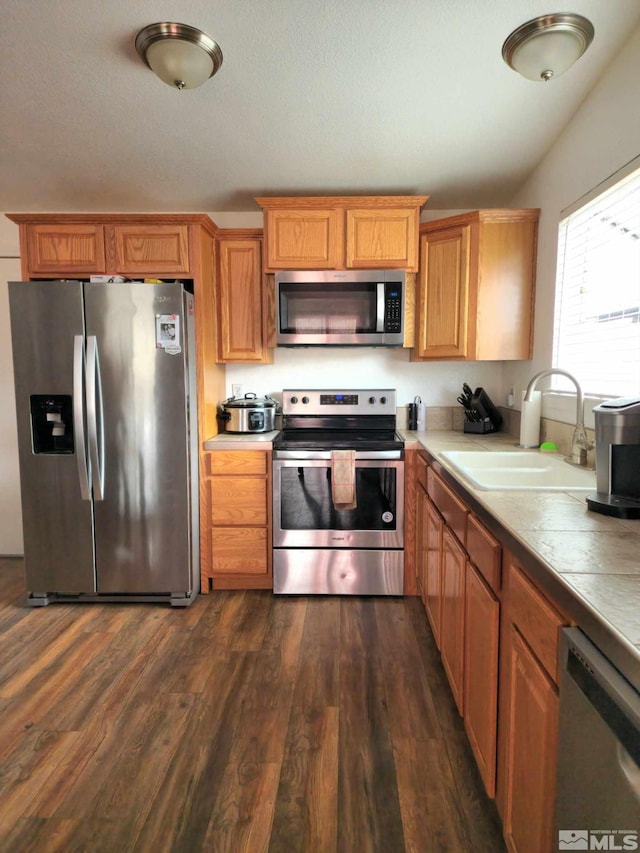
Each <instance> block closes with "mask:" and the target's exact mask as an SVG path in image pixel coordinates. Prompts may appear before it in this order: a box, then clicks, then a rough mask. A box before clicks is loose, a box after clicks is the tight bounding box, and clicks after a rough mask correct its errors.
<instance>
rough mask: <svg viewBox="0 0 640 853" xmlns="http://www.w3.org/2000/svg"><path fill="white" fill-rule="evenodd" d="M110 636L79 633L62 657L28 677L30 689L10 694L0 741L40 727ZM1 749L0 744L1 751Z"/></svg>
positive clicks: (72, 687) (1, 725) (2, 718)
mask: <svg viewBox="0 0 640 853" xmlns="http://www.w3.org/2000/svg"><path fill="white" fill-rule="evenodd" d="M109 639H110V637H109V634H97V633H96V634H86V633H85V634H80V635H79V636H78V637H76V639H75V641H74V642H73V644H72V645H71V646H69V647H68V648H67V649H66V650H65V654H64V655H63V656H62V657H60V658H59V659H58V660H55V661H52V662H50V663H49V664H48V666H47V667H46V668H45V670H43V672H42V673H41V675H40V676H38V677H37V678H34V679H30V681H29V688H28V689H25V691H24V693H19V694H16V695H13V696H12V697H11V699H12V701H11V702H10V703H9V704H8V705H7V707H6V708H5V709H4V712H3V714H2V717H0V741H2V740H5V739H7V738H11V736H15V735H17V734H18V733H19V732H20V731H24V730H25V729H30V728H31V727H32V726H35V727H36V728H41V727H42V726H41V721H42V720H43V718H44V717H45V716H46V714H47V713H48V711H49V709H50V708H51V707H52V706H53V705H54V704H55V703H56V702H59V701H61V700H63V699H64V697H65V696H67V695H68V694H69V693H70V692H72V691H73V690H74V689H75V685H76V684H77V682H78V680H79V679H80V677H81V675H82V672H83V670H84V669H85V668H86V667H90V666H91V662H92V660H93V659H94V658H95V657H96V656H97V655H98V654H99V653H100V652H101V651H102V650H103V649H104V648H105V646H106V645H107V643H108V642H109ZM1 749H2V747H1V746H0V754H1Z"/></svg>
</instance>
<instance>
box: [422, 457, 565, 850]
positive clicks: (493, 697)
mask: <svg viewBox="0 0 640 853" xmlns="http://www.w3.org/2000/svg"><path fill="white" fill-rule="evenodd" d="M419 458H420V459H421V461H422V463H423V467H425V465H424V463H425V462H426V470H424V471H422V470H421V469H420V468H419V477H418V483H417V490H418V497H417V506H418V510H417V531H416V545H417V552H416V561H417V563H416V565H417V574H418V579H419V584H420V587H421V596H422V600H423V602H424V605H425V610H426V612H427V616H428V618H429V623H430V625H431V627H432V630H433V633H434V637H435V638H436V641H437V642H438V643H439V648H440V653H441V656H442V663H443V666H444V669H445V672H446V674H447V677H448V679H449V683H450V686H451V691H452V694H453V697H454V700H455V702H456V705H457V707H458V710H459V711H460V713H461V714H462V717H463V720H464V725H465V729H466V732H467V735H468V738H469V743H470V745H471V748H472V750H473V753H474V756H475V758H476V762H477V765H478V769H479V772H480V775H481V777H482V779H483V781H484V784H485V788H486V790H487V793H488V794H489V796H490V797H495V799H496V805H497V807H498V812H499V814H500V816H501V818H502V823H503V833H504V838H505V842H506V845H507V848H508V850H509V851H510V853H552V851H553V850H555V849H556V847H555V845H554V839H553V828H554V807H555V775H556V773H555V768H556V762H557V754H556V750H557V728H558V688H557V667H558V664H557V661H558V642H559V633H560V629H561V628H562V627H563V626H564V625H566V624H568V621H569V620H568V619H566V618H565V616H564V615H563V614H562V612H561V611H560V610H559V609H558V608H557V606H556V605H555V604H554V603H553V602H552V601H550V600H549V598H548V596H547V595H546V594H545V593H543V592H542V591H541V590H540V589H539V587H538V586H537V585H536V584H535V583H534V581H533V580H532V579H531V577H530V575H529V574H528V573H527V571H526V570H525V569H524V567H523V566H522V565H520V563H519V562H518V560H517V559H516V558H515V556H514V555H513V554H512V553H511V552H510V551H509V550H507V549H506V548H504V547H503V545H502V544H501V542H500V541H498V539H496V538H495V537H494V536H493V535H492V534H491V533H490V532H489V530H488V529H487V527H485V525H484V524H483V523H482V522H481V521H480V520H479V519H478V518H477V517H476V515H475V514H474V512H472V511H471V509H470V508H469V507H468V506H467V505H466V503H465V502H464V501H463V500H462V498H461V497H460V494H459V493H458V492H456V491H455V490H454V489H453V487H452V486H451V484H450V483H448V482H445V481H444V479H443V478H442V477H441V476H440V474H439V473H438V470H437V465H434V464H432V461H431V459H427V456H426V454H423V453H422V451H419ZM425 481H426V483H427V489H425V486H424V482H425ZM427 490H428V494H427Z"/></svg>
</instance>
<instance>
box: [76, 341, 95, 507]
mask: <svg viewBox="0 0 640 853" xmlns="http://www.w3.org/2000/svg"><path fill="white" fill-rule="evenodd" d="M84 381H85V361H84V337H83V335H74V336H73V432H74V434H75V443H76V462H77V464H78V480H79V482H80V496H81V498H82V500H84V501H88V500H91V492H90V490H89V463H88V460H87V444H86V436H85V431H84Z"/></svg>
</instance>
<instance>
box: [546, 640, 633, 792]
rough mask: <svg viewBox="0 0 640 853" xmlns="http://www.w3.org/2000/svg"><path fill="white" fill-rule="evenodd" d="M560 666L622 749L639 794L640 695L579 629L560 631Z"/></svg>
mask: <svg viewBox="0 0 640 853" xmlns="http://www.w3.org/2000/svg"><path fill="white" fill-rule="evenodd" d="M561 665H562V666H563V667H564V669H565V670H566V672H567V675H568V676H569V677H570V678H571V679H572V681H573V682H574V683H575V685H576V687H577V688H578V689H579V690H580V691H581V692H582V694H583V695H584V696H585V698H586V699H587V701H588V702H589V704H590V705H591V706H592V707H593V709H594V710H595V711H596V712H597V713H598V715H599V716H600V718H601V719H602V720H603V722H604V723H605V724H606V725H607V726H608V728H609V729H610V730H611V731H612V732H613V734H614V735H615V737H616V739H617V740H618V742H619V744H620V745H621V746H622V748H623V749H622V750H620V751H619V762H620V764H621V766H622V767H623V770H624V772H625V775H626V776H627V778H629V780H630V781H631V783H632V784H633V785H634V787H636V789H637V790H639V791H640V736H639V732H640V694H639V693H638V692H637V691H636V690H635V688H634V687H633V686H632V685H631V684H629V682H628V681H627V680H626V678H624V676H623V675H622V674H621V673H620V672H618V670H617V669H616V668H615V667H614V666H613V664H611V662H610V661H609V660H608V658H606V657H605V656H604V655H603V654H602V652H601V651H600V650H599V649H598V648H597V647H596V646H595V645H594V644H593V643H592V642H591V640H590V639H589V638H588V637H587V636H586V635H585V634H584V633H583V632H582V631H581V630H580V629H579V628H564V629H563V631H562V644H561ZM625 753H626V755H625ZM630 762H633V763H634V764H635V765H636V767H635V772H634V768H633V765H632V764H631V763H630ZM630 774H631V776H632V777H634V778H633V779H631V778H630Z"/></svg>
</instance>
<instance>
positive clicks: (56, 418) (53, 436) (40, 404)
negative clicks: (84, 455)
mask: <svg viewBox="0 0 640 853" xmlns="http://www.w3.org/2000/svg"><path fill="white" fill-rule="evenodd" d="M30 405H31V436H32V440H33V452H34V453H73V404H72V397H71V394H32V395H31V397H30Z"/></svg>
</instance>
